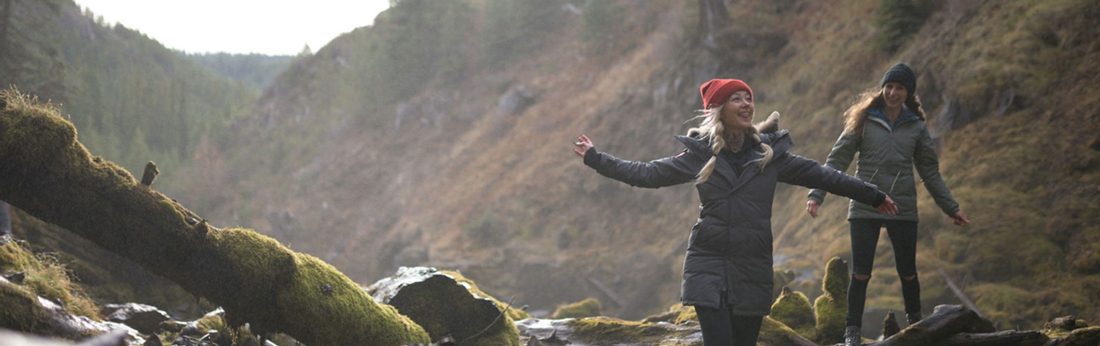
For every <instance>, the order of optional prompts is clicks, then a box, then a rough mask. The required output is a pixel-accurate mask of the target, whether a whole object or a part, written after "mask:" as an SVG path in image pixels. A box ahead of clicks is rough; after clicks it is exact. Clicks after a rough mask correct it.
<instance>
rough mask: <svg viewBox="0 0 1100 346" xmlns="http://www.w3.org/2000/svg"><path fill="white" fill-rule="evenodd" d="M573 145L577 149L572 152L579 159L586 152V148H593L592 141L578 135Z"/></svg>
mask: <svg viewBox="0 0 1100 346" xmlns="http://www.w3.org/2000/svg"><path fill="white" fill-rule="evenodd" d="M573 145H575V146H577V149H573V152H574V153H576V154H577V155H580V156H581V157H584V153H585V152H587V151H588V148H591V147H594V146H595V145H593V144H592V140H591V139H588V136H585V135H580V136H579V137H577V140H576V141H574V142H573Z"/></svg>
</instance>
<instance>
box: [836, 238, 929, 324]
mask: <svg viewBox="0 0 1100 346" xmlns="http://www.w3.org/2000/svg"><path fill="white" fill-rule="evenodd" d="M848 221H849V223H850V224H851V236H852V280H851V281H850V282H849V284H848V315H847V318H846V319H845V325H847V326H862V325H863V304H864V302H865V301H866V300H867V282H868V281H871V280H870V279H867V280H859V279H856V275H866V276H868V277H870V276H871V268H872V267H873V266H874V264H875V246H876V245H878V235H879V233H880V232H879V230H881V229H882V227H883V226H886V233H887V235H889V237H890V244H891V245H892V246H893V247H894V262H895V264H896V266H897V269H898V276H900V277H901V296H902V298H903V299H904V300H905V313H907V314H911V313H916V312H920V281H918V279H917V222H916V221H897V220H876V219H851V220H848ZM907 277H912V278H913V279H912V280H906V279H905V278H907Z"/></svg>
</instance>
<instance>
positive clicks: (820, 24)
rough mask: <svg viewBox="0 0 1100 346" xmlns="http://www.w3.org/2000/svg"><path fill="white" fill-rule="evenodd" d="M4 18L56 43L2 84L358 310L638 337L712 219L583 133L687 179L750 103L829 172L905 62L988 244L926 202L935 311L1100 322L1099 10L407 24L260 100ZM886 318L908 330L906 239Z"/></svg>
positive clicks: (780, 250) (153, 54)
mask: <svg viewBox="0 0 1100 346" xmlns="http://www.w3.org/2000/svg"><path fill="white" fill-rule="evenodd" d="M9 1H10V2H11V3H12V4H13V7H14V8H16V10H14V11H6V12H3V13H7V14H8V15H9V18H14V19H13V21H12V23H19V22H20V21H22V22H23V23H25V24H13V25H14V26H12V27H13V28H16V29H12V30H16V31H18V30H22V31H23V32H32V31H33V32H41V33H39V34H34V35H40V36H41V37H47V36H48V35H53V36H48V37H52V38H51V39H48V40H36V39H30V41H27V42H24V43H20V44H19V45H20V47H27V49H26V51H27V53H26V54H35V56H37V57H38V58H36V59H34V60H33V61H35V62H36V63H35V64H33V66H32V65H27V66H24V67H20V69H22V70H19V69H16V70H19V71H23V72H19V73H20V74H18V75H15V77H5V78H11V80H15V81H19V83H16V84H17V85H20V89H21V90H22V91H24V92H30V93H36V94H38V95H39V97H40V98H43V99H52V100H54V102H62V103H64V107H63V108H62V109H63V112H64V113H68V114H71V115H72V121H73V122H74V123H75V124H76V125H77V127H78V130H79V131H80V141H81V142H84V143H86V144H87V145H88V147H89V149H90V150H91V152H92V153H94V154H98V155H103V156H104V157H106V158H108V159H111V160H114V161H116V162H120V163H121V164H123V165H124V166H125V167H126V168H127V169H129V170H131V172H138V171H140V170H139V168H140V167H141V165H143V164H144V163H145V161H148V160H150V159H151V160H153V161H157V163H158V164H160V166H161V170H162V172H163V173H162V175H161V177H160V178H158V180H157V183H156V185H154V188H156V189H158V190H160V191H162V192H164V193H165V194H167V195H168V196H170V197H172V198H175V199H178V200H179V201H180V203H182V204H183V205H185V206H187V207H188V208H190V209H191V210H194V211H195V212H197V213H199V214H200V215H202V217H203V218H204V219H206V220H208V222H209V223H210V224H212V225H216V226H218V227H222V226H233V225H241V226H245V227H252V228H255V229H257V230H258V231H261V232H263V233H266V234H268V235H271V236H272V237H274V238H276V239H278V240H279V241H280V242H282V243H283V244H287V245H288V246H289V247H291V248H292V249H294V250H296V251H302V252H307V253H310V254H313V255H315V256H317V257H319V258H321V259H323V260H325V261H327V262H329V263H331V264H333V265H335V266H336V267H337V268H339V269H340V270H341V271H343V272H345V273H346V274H348V276H349V277H351V278H352V279H354V280H357V281H359V282H361V283H364V284H369V283H371V282H374V281H375V280H378V279H380V278H382V277H385V276H388V275H391V274H393V273H394V271H395V270H396V268H397V267H398V266H406V265H431V266H437V267H440V268H443V269H449V270H460V271H461V272H462V273H463V275H465V276H466V277H468V278H470V279H473V280H475V281H476V282H477V283H478V286H479V287H480V288H481V289H483V290H484V291H486V292H489V293H491V294H493V295H495V296H497V297H509V298H510V297H512V296H514V297H515V304H516V305H517V306H522V305H529V306H530V309H529V311H532V312H533V313H535V314H536V315H538V311H539V310H553V309H554V307H555V306H557V305H558V304H562V303H568V302H574V301H580V300H582V299H584V298H587V297H595V298H598V299H600V300H601V301H602V302H603V307H604V310H603V312H604V314H606V315H611V316H618V317H622V318H629V319H636V318H640V317H642V316H645V315H648V314H652V313H655V312H658V311H661V310H664V309H666V308H667V307H668V306H669V305H671V304H673V303H675V302H676V301H677V299H678V290H679V279H680V275H681V264H682V260H683V251H684V248H685V241H686V240H687V236H688V231H689V229H690V227H691V225H692V224H693V222H694V221H695V218H696V216H697V213H698V211H697V210H698V209H697V203H698V200H697V197H695V191H694V189H693V188H692V187H691V186H689V185H684V186H677V187H670V188H662V189H658V190H645V189H638V188H631V187H629V186H627V185H625V184H622V183H618V182H615V181H612V180H609V179H606V178H603V177H601V176H599V175H598V174H597V173H595V172H594V171H592V170H591V169H588V168H587V167H585V166H584V165H583V164H582V162H581V160H580V159H579V158H578V157H577V156H576V155H574V154H573V153H572V152H571V148H572V146H571V145H570V143H571V142H572V140H573V139H574V138H576V136H577V135H578V134H581V133H584V134H587V135H588V136H589V137H591V138H592V139H593V141H594V142H595V144H596V146H597V149H599V150H601V151H606V152H609V153H612V154H614V155H616V156H618V157H621V158H626V159H633V160H650V159H655V158H660V157H664V156H667V155H673V154H677V153H679V152H680V151H681V150H682V149H683V148H682V145H681V144H680V143H679V142H677V141H676V140H675V139H673V138H672V135H674V134H683V133H685V132H686V131H687V129H689V128H690V127H692V126H693V125H694V123H693V122H691V121H690V120H691V119H692V118H693V117H694V113H693V111H694V110H695V109H698V108H700V106H701V105H700V101H699V94H698V86H699V85H700V84H701V83H703V82H705V81H707V80H709V79H711V78H739V79H743V80H745V81H746V82H748V84H750V85H751V86H752V88H753V90H754V92H755V94H754V95H755V97H756V109H757V114H758V117H757V120H760V119H762V118H763V116H765V115H767V114H768V113H770V112H771V111H773V110H775V111H779V112H780V113H782V114H783V118H782V120H781V127H783V128H788V129H790V130H791V135H792V137H793V138H794V140H795V143H796V147H795V148H794V149H792V151H793V152H794V153H798V154H801V155H804V156H807V157H810V158H813V159H817V160H819V161H824V159H825V156H826V155H827V153H828V151H829V149H830V148H831V146H832V144H833V142H834V141H835V140H836V138H837V136H838V135H839V134H840V132H841V129H842V127H843V125H842V124H843V118H842V113H843V111H844V109H846V108H847V107H848V106H849V105H850V104H851V103H852V102H853V101H854V100H855V97H856V95H858V94H859V93H860V92H862V91H865V90H867V89H869V88H874V87H877V86H878V85H879V82H880V78H881V76H882V72H883V71H885V69H886V68H888V67H889V66H891V65H893V64H894V63H896V62H899V61H904V62H906V63H908V64H909V65H911V66H913V68H914V69H915V70H916V72H917V74H918V88H917V93H918V94H919V96H920V97H921V99H922V101H923V102H924V108H925V109H926V111H927V114H928V116H929V124H930V128H933V129H934V130H935V131H934V134H933V135H934V137H935V139H936V141H937V150H938V151H939V153H940V169H941V172H942V174H943V177H944V179H945V181H946V182H947V185H948V186H949V187H950V188H951V189H952V193H953V194H954V196H955V198H956V199H957V200H958V201H959V202H960V204H962V208H963V210H964V211H965V212H966V213H967V214H968V215H970V217H971V222H972V224H971V225H970V226H969V227H966V228H959V227H956V226H953V225H951V223H950V221H949V219H948V218H947V217H946V216H944V215H941V213H940V212H939V211H938V208H936V206H935V205H934V203H933V202H932V201H931V199H930V198H928V196H927V193H925V192H926V191H924V190H923V188H918V192H919V194H920V199H919V201H920V202H919V203H920V208H921V211H922V213H921V223H920V238H919V239H920V240H919V241H920V243H919V245H918V247H919V250H920V252H919V254H918V268H919V273H920V274H919V275H920V278H921V282H922V287H923V290H922V296H923V297H924V304H925V309H926V310H927V311H931V310H932V307H933V306H934V305H936V304H942V303H954V304H957V303H959V302H960V298H959V297H958V296H956V295H955V294H954V293H953V292H952V291H951V290H950V289H948V283H947V280H948V279H950V280H951V281H952V282H953V283H954V284H956V285H958V286H959V287H960V288H961V291H962V292H963V293H964V294H965V296H966V297H967V298H968V299H970V300H972V301H973V302H974V303H975V304H976V306H977V308H978V310H979V311H980V312H981V313H982V314H983V315H984V316H986V317H988V318H990V319H991V320H993V321H995V322H997V323H999V324H1000V328H1002V329H1004V328H1011V327H1012V326H1021V327H1023V328H1031V329H1034V328H1035V327H1037V325H1039V324H1041V323H1043V322H1045V321H1049V320H1050V319H1051V318H1052V317H1056V316H1063V315H1071V314H1072V315H1076V316H1078V317H1080V318H1084V319H1086V320H1088V322H1089V324H1092V325H1095V324H1097V323H1100V308H1098V307H1097V305H1096V304H1095V302H1097V301H1100V293H1098V292H1100V226H1097V225H1100V174H1098V170H1100V137H1098V135H1097V134H1098V133H1100V117H1098V115H1097V114H1098V113H1096V111H1095V110H1096V109H1098V108H1100V96H1097V95H1098V94H1097V93H1096V92H1094V90H1095V89H1096V87H1095V86H1096V85H1098V84H1097V82H1098V81H1097V79H1098V78H1100V61H1098V60H1097V57H1098V56H1100V54H1098V53H1100V45H1098V44H1097V40H1096V39H1095V37H1098V36H1100V32H1098V31H1100V29H1098V28H1100V4H1098V3H1096V2H1095V1H1092V0H1047V1H1040V0H1020V1H1011V2H1001V1H987V2H978V1H959V0H912V1H880V0H854V1H847V0H845V1H841V0H825V1H813V0H781V1H774V0H773V1H765V0H730V1H723V0H699V1H675V0H646V1H629V0H591V1H568V0H546V1H524V0H450V1H430V0H401V1H392V2H391V3H392V4H393V5H392V6H391V8H390V9H389V10H387V11H385V12H383V13H382V14H380V15H379V16H378V18H376V19H375V20H374V24H373V25H370V26H364V27H361V28H358V29H356V30H354V31H352V32H350V33H347V34H345V35H342V36H340V37H338V38H337V39H335V40H333V41H332V42H330V43H329V44H328V45H326V46H325V47H322V48H320V49H318V50H317V51H316V53H315V54H303V55H301V56H298V57H295V58H294V59H293V60H292V61H290V62H289V65H288V66H287V67H286V68H285V69H284V70H282V71H281V72H279V73H278V76H277V77H276V78H275V79H274V80H273V81H271V82H270V83H269V84H267V85H266V86H265V87H264V88H263V90H262V92H260V93H259V94H256V93H255V91H253V90H252V89H250V88H249V87H248V84H247V83H245V84H242V83H237V82H232V81H230V80H229V79H226V78H224V77H220V76H217V75H215V73H214V72H212V71H210V70H208V69H205V68H201V67H199V66H198V65H197V64H195V63H193V62H191V61H188V60H187V58H185V57H183V56H180V55H179V54H177V53H175V52H171V51H168V50H165V49H163V47H160V45H159V44H157V43H156V42H155V41H154V40H153V39H151V38H148V37H145V36H144V35H142V34H140V33H138V32H135V31H132V30H129V29H126V28H124V27H122V26H121V25H117V26H112V27H107V26H105V25H103V24H102V23H101V21H96V20H94V19H93V18H94V15H93V14H91V13H80V12H79V11H75V10H73V9H74V8H75V7H73V6H72V4H71V2H67V1H57V0H51V1H45V2H31V1H19V0H9ZM20 8H22V10H20ZM17 11H33V13H35V15H34V16H11V14H13V13H17ZM27 13H30V12H27ZM62 19H64V20H62ZM31 20H41V21H44V22H50V23H55V22H56V23H58V24H56V25H54V26H44V25H40V24H33V23H31V24H26V23H30V22H29V21H31ZM368 23H370V21H369V19H365V20H364V25H366V24H368ZM20 25H22V26H20ZM29 28H33V29H34V30H30V29H29ZM45 28H48V30H42V29H45ZM9 32H11V30H9ZM28 35H30V34H24V38H5V41H0V42H12V41H11V40H13V39H26V38H25V37H26V36H28ZM42 35H46V36H42ZM6 37H11V36H10V35H9V36H6ZM4 44H8V43H4ZM51 47H52V48H51ZM51 49H52V50H51ZM5 52H6V51H5ZM20 54H23V53H20ZM4 61H5V63H8V64H10V62H11V61H16V60H11V59H8V60H4ZM9 66H10V65H9ZM51 81H53V82H51ZM136 96H140V97H136ZM162 162H163V164H162ZM807 192H808V191H807V190H806V189H805V188H801V187H790V186H785V187H781V188H780V189H779V190H778V191H777V195H776V198H775V208H774V214H773V217H772V222H773V225H774V227H773V232H774V234H775V239H776V242H775V244H774V245H775V253H776V269H777V270H779V271H784V270H791V271H793V274H795V279H794V281H793V282H791V283H790V285H791V287H792V288H795V289H797V290H802V291H805V292H806V293H807V294H808V295H810V296H811V299H812V297H813V296H814V295H817V294H820V287H821V283H820V282H818V281H814V280H817V279H814V278H820V277H821V276H822V275H821V273H820V270H821V268H823V267H824V263H825V261H826V260H827V259H829V258H831V257H832V256H838V255H839V256H842V257H848V252H849V251H850V248H849V245H848V239H849V238H848V231H847V227H848V225H847V222H846V220H845V214H846V204H847V203H846V202H847V201H846V200H844V199H843V198H837V197H835V196H832V197H829V198H828V199H827V200H826V201H825V204H824V205H823V207H822V210H821V212H822V213H823V216H819V217H818V218H816V219H814V218H810V217H809V215H807V214H806V212H805V202H806V193H807ZM32 241H33V240H32ZM782 276H783V275H777V277H782ZM869 296H870V297H871V298H870V300H869V301H868V307H869V308H871V309H873V310H876V311H879V310H884V309H893V310H895V311H897V310H900V309H901V302H900V297H901V294H900V285H899V284H898V279H897V276H896V275H895V273H894V271H893V260H892V252H891V251H890V249H889V245H888V243H887V240H886V239H885V237H882V239H881V240H880V248H879V250H878V257H877V258H876V271H875V273H874V279H873V281H872V282H871V286H870V288H869ZM868 315H873V314H868ZM877 316H881V315H877Z"/></svg>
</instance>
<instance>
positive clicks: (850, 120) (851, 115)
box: [844, 88, 925, 134]
mask: <svg viewBox="0 0 1100 346" xmlns="http://www.w3.org/2000/svg"><path fill="white" fill-rule="evenodd" d="M907 91H908V90H907ZM885 105H886V99H885V98H883V97H882V88H871V89H867V91H864V92H863V93H861V94H859V100H858V101H856V103H855V104H852V106H851V107H848V110H846V111H844V133H847V134H855V133H863V123H864V122H866V120H867V115H869V114H870V112H871V110H872V109H879V108H882V107H883V106H885ZM905 107H906V108H909V111H910V112H913V114H916V115H917V117H918V118H920V120H924V119H925V117H924V108H921V103H920V97H918V96H917V93H915V92H912V91H909V96H906V97H905Z"/></svg>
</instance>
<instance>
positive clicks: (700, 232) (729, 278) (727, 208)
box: [584, 130, 886, 316]
mask: <svg viewBox="0 0 1100 346" xmlns="http://www.w3.org/2000/svg"><path fill="white" fill-rule="evenodd" d="M676 139H678V140H680V141H681V142H683V143H684V145H685V146H687V149H686V150H684V152H683V153H681V154H679V155H676V156H672V157H666V158H663V159H658V160H654V161H650V162H636V161H625V160H621V159H618V158H615V157H613V156H611V155H608V154H606V153H601V152H597V151H596V150H595V149H594V148H590V149H589V150H588V151H587V152H586V153H585V155H584V163H585V165H588V166H589V167H592V168H595V169H596V171H597V172H599V173H600V174H602V175H604V176H607V177H609V178H612V179H615V180H619V181H622V182H624V183H627V184H630V185H632V186H638V187H648V188H659V187H664V186H671V185H677V184H683V183H687V182H691V181H694V180H695V179H696V175H697V174H698V173H699V171H700V170H701V169H702V168H703V166H704V165H705V164H706V162H707V161H708V160H709V159H710V157H711V156H713V153H712V152H711V149H710V145H709V143H708V142H707V141H706V140H704V139H701V138H694V137H685V136H676ZM760 139H761V141H762V142H764V143H767V144H769V145H770V146H771V147H772V150H773V155H774V156H773V158H772V160H771V162H769V163H768V164H767V165H766V166H765V167H764V169H763V170H760V169H759V168H758V167H759V166H758V165H757V164H756V163H752V164H750V165H748V166H747V167H745V168H744V169H743V170H742V174H741V175H738V174H736V173H735V170H734V169H733V168H732V167H731V166H730V163H729V162H728V161H727V159H725V158H724V156H725V155H724V154H723V155H719V158H718V161H717V163H716V164H715V168H714V171H713V173H711V175H710V177H709V178H708V179H707V181H706V182H703V183H702V184H696V185H695V187H696V189H697V190H698V192H699V200H700V202H701V203H702V206H701V207H700V210H699V219H698V221H696V223H695V226H694V227H692V228H691V235H690V236H689V240H688V249H687V256H686V257H685V259H684V279H683V282H682V283H681V286H680V299H681V301H682V302H683V303H684V305H696V306H706V307H711V308H717V307H720V306H722V305H723V304H729V305H730V307H731V308H732V310H733V314H735V315H745V316H763V315H767V314H769V313H770V312H771V304H772V297H771V295H772V231H771V216H772V200H773V197H774V195H775V185H776V183H777V182H784V183H788V184H795V185H801V186H806V187H812V188H822V189H826V190H828V191H829V192H832V193H835V194H839V195H843V196H848V197H850V198H854V199H856V200H859V201H862V202H864V203H869V204H874V205H879V204H882V202H883V201H885V200H886V195H885V194H884V193H882V192H880V191H878V189H877V188H875V186H874V185H871V184H867V183H864V182H863V181H860V180H859V179H856V178H853V177H850V176H848V175H845V174H844V173H841V172H840V171H837V170H835V169H831V168H828V167H825V166H822V165H821V164H819V163H817V162H816V161H813V160H810V159H807V158H804V157H801V156H798V155H794V154H791V153H789V152H787V151H788V150H789V149H790V148H791V147H792V146H794V143H793V142H792V141H791V138H790V136H789V135H788V133H787V131H786V130H783V131H780V132H778V133H771V134H761V135H760ZM724 150H728V149H724ZM744 150H748V152H747V153H748V155H752V157H751V158H750V160H751V159H756V158H759V157H760V156H761V155H760V153H759V152H760V147H759V145H751V146H746V147H745V149H744Z"/></svg>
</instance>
